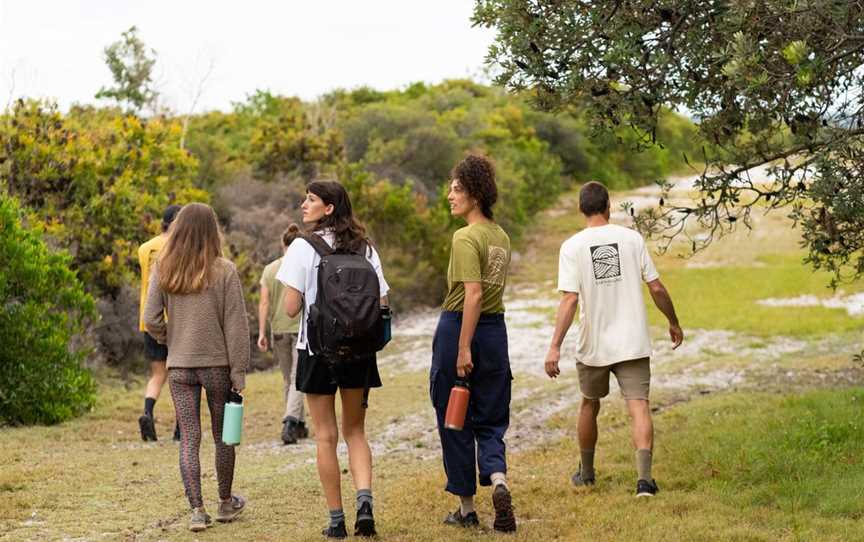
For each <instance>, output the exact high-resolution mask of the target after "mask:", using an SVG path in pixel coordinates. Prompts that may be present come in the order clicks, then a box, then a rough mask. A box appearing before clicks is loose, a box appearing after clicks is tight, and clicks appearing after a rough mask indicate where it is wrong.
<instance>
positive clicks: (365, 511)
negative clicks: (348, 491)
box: [354, 502, 378, 536]
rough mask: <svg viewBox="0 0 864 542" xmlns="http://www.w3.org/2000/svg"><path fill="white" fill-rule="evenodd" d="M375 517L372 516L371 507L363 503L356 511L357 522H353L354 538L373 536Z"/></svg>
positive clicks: (374, 533)
mask: <svg viewBox="0 0 864 542" xmlns="http://www.w3.org/2000/svg"><path fill="white" fill-rule="evenodd" d="M376 534H378V533H376V532H375V517H374V516H373V515H372V505H371V504H369V503H368V502H364V503H363V504H362V505H360V509H359V510H357V520H356V521H355V522H354V536H375V535H376Z"/></svg>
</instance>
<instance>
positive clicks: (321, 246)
mask: <svg viewBox="0 0 864 542" xmlns="http://www.w3.org/2000/svg"><path fill="white" fill-rule="evenodd" d="M300 237H301V238H302V239H304V240H305V241H306V242H307V243H309V244H310V245H312V248H314V249H315V252H317V253H318V256H320V257H322V258H323V257H324V256H329V255H331V254H333V249H332V248H330V245H328V244H327V241H325V240H324V238H323V237H321V236H320V235H318V234H317V233H304V234H303V235H301V236H300Z"/></svg>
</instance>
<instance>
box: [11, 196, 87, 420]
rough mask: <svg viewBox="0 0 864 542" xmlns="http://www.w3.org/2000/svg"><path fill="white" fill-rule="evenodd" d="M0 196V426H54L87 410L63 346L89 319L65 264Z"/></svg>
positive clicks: (79, 355)
mask: <svg viewBox="0 0 864 542" xmlns="http://www.w3.org/2000/svg"><path fill="white" fill-rule="evenodd" d="M21 218H22V213H21V211H20V208H19V206H18V204H17V202H15V200H13V199H11V198H9V197H7V196H5V195H3V194H2V193H0V262H2V265H0V345H2V348H0V423H10V424H33V423H45V424H51V423H57V422H61V421H63V420H66V419H68V418H70V417H72V416H75V415H77V414H79V413H81V412H83V411H85V410H86V409H88V408H89V407H90V406H91V405H92V404H93V401H94V393H95V384H94V382H93V379H92V377H91V375H90V372H89V371H88V370H87V369H84V368H82V366H81V362H82V361H83V359H84V356H85V350H84V349H83V348H81V347H78V348H74V347H72V346H71V345H70V341H72V340H73V337H74V336H77V335H80V334H81V333H82V332H83V331H84V327H85V324H86V322H87V320H88V319H90V318H92V317H93V316H94V314H95V310H94V304H93V298H92V297H90V296H89V295H88V294H87V293H85V291H84V288H83V286H82V284H81V282H80V281H79V280H78V278H77V277H76V276H75V273H73V272H72V271H70V270H69V264H70V263H71V259H70V258H69V256H68V255H66V254H63V253H53V252H51V251H49V250H48V248H47V247H46V246H45V243H44V242H43V241H42V240H41V236H40V235H39V233H37V232H35V231H33V230H31V229H28V228H25V227H23V226H22V225H21V222H20V221H21Z"/></svg>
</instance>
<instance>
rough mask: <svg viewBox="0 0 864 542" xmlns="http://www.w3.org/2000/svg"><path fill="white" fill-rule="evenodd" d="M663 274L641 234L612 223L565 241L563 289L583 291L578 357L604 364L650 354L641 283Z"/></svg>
mask: <svg viewBox="0 0 864 542" xmlns="http://www.w3.org/2000/svg"><path fill="white" fill-rule="evenodd" d="M659 277H660V275H659V274H658V273H657V269H656V268H655V267H654V262H653V261H651V256H650V255H649V254H648V248H647V247H646V246H645V240H644V239H643V238H642V236H641V235H640V234H639V233H638V232H636V231H634V230H631V229H629V228H625V227H622V226H617V225H614V224H607V225H605V226H597V227H591V228H585V229H584V230H582V231H580V232H579V233H577V234H576V235H574V236H573V237H571V238H570V239H567V240H566V241H564V243H563V244H562V245H561V252H560V254H559V257H558V290H560V291H562V292H576V293H578V294H579V323H578V326H577V333H578V335H579V339H578V341H579V344H578V348H577V360H578V361H580V362H582V363H584V364H585V365H590V366H592V367H605V366H607V365H612V364H613V363H618V362H620V361H627V360H631V359H638V358H644V357H650V356H651V337H650V335H649V334H648V315H647V313H646V311H645V300H644V297H643V295H642V283H643V282H650V281H652V280H656V279H657V278H659Z"/></svg>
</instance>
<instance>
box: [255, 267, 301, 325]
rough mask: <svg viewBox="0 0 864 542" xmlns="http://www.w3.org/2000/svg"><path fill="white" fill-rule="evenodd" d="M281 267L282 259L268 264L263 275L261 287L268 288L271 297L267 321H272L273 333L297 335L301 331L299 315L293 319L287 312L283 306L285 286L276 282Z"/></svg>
mask: <svg viewBox="0 0 864 542" xmlns="http://www.w3.org/2000/svg"><path fill="white" fill-rule="evenodd" d="M280 265H282V258H279V259H278V260H274V261H272V262H270V263H269V264H267V267H265V268H264V272H263V273H261V285H262V286H266V287H267V292H268V294H269V297H270V299H269V301H270V306H269V311H268V312H269V314H268V315H267V319H268V320H269V321H270V329H271V330H272V331H273V333H297V332H298V331H299V329H300V317H299V315H298V316H296V317H294V318H291V317H290V316H288V314H287V313H286V312H285V307H284V304H283V300H284V299H285V285H284V284H282V283H281V282H279V281H278V280H276V272H277V271H279V266H280Z"/></svg>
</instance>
